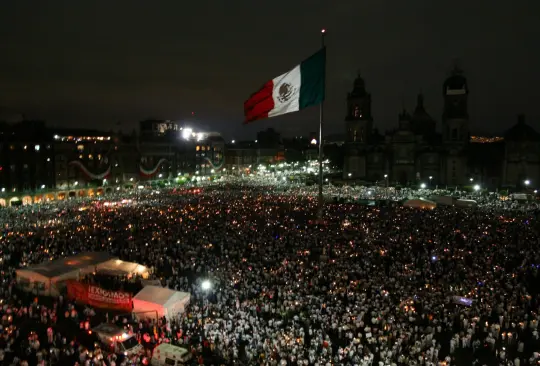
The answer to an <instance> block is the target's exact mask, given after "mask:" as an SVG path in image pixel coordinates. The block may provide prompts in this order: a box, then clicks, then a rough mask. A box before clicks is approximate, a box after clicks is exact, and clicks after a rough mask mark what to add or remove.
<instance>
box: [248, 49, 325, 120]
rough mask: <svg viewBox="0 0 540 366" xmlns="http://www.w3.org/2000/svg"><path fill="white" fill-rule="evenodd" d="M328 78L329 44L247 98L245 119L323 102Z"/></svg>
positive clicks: (288, 111)
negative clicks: (327, 56)
mask: <svg viewBox="0 0 540 366" xmlns="http://www.w3.org/2000/svg"><path fill="white" fill-rule="evenodd" d="M325 78H326V48H325V47H323V48H322V49H320V50H319V51H318V52H317V53H315V54H313V55H312V56H311V57H309V58H308V59H306V60H304V61H303V62H302V63H301V64H300V65H297V66H295V67H294V68H293V69H291V70H290V71H288V72H286V73H285V74H282V75H279V76H278V77H275V78H273V79H272V80H270V81H268V82H267V83H265V84H264V85H263V86H262V88H260V89H259V90H258V91H256V92H255V93H253V94H252V95H251V97H249V99H248V100H246V101H245V102H244V116H245V121H244V123H250V122H253V121H256V120H259V119H265V118H270V117H275V116H280V115H282V114H286V113H291V112H297V111H299V110H301V109H304V108H307V107H310V106H313V105H317V104H321V103H322V101H323V100H324V91H325Z"/></svg>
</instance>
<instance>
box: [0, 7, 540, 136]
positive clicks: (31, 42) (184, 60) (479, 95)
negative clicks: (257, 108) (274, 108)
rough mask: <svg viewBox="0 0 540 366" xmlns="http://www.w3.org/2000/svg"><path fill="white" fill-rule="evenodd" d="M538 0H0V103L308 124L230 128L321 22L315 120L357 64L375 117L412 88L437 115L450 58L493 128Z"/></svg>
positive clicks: (528, 100)
mask: <svg viewBox="0 0 540 366" xmlns="http://www.w3.org/2000/svg"><path fill="white" fill-rule="evenodd" d="M539 13H540V3H539V2H536V1H526V0H523V1H517V2H513V3H512V4H511V5H509V3H508V2H503V1H499V0H492V1H487V0H477V1H464V0H455V1H451V2H434V1H428V0H416V1H412V2H411V1H409V2H404V1H398V0H394V1H390V0H386V1H383V0H379V1H374V0H365V1H356V0H350V1H348V0H340V1H322V0H313V1H299V0H288V1H283V0H274V1H268V2H266V1H264V2H263V1H261V2H254V1H248V0H232V1H231V0H227V1H225V0H222V1H218V0H214V1H209V0H207V1H204V0H203V1H193V2H184V1H182V2H180V1H120V0H115V1H92V2H82V1H80V2H73V1H47V2H44V1H25V2H20V1H3V2H2V3H1V4H0V55H1V56H0V70H1V71H0V86H1V87H0V106H4V107H7V108H9V109H11V110H13V109H14V110H20V111H21V112H23V113H25V114H26V115H27V116H30V117H34V118H44V119H46V120H48V121H50V122H51V123H53V121H54V123H56V124H69V125H73V124H75V123H77V124H80V125H84V126H88V125H94V126H96V127H98V128H104V127H108V126H110V125H113V124H115V123H116V121H118V120H121V121H123V124H122V126H123V128H125V129H129V130H130V129H132V128H134V127H136V123H137V121H138V120H140V119H143V118H146V117H149V116H153V117H157V118H170V119H184V118H189V116H190V115H191V111H196V112H197V114H196V116H197V118H196V121H193V122H194V123H201V124H203V125H205V126H208V128H215V129H219V130H221V131H223V132H224V133H226V135H227V136H229V137H233V136H234V137H235V138H242V137H247V136H253V134H254V132H256V131H257V130H258V129H260V128H266V127H268V126H275V127H276V128H278V129H280V130H282V131H284V132H285V133H287V134H301V133H306V132H309V131H315V130H316V127H317V116H318V114H317V111H316V110H311V111H305V112H302V113H298V114H295V115H292V116H287V117H284V118H279V119H275V120H269V121H264V122H261V123H257V124H254V125H252V126H248V127H243V126H242V125H241V124H240V123H241V120H242V106H243V101H244V100H245V99H246V98H247V96H249V94H250V93H251V92H253V91H254V90H255V89H257V88H258V87H259V86H260V85H261V84H262V83H263V82H264V81H266V80H267V79H269V78H272V77H274V76H276V75H277V74H279V73H281V72H283V71H285V70H287V69H288V68H290V67H291V66H293V65H295V64H296V63H298V62H300V61H301V60H302V59H303V58H305V57H307V56H308V55H309V54H311V53H312V52H313V51H315V50H316V49H317V47H318V46H319V42H320V39H319V33H318V32H319V29H320V28H321V27H322V26H324V27H326V28H328V30H329V34H328V37H327V44H328V62H329V65H328V92H327V94H328V101H327V104H326V117H327V118H326V119H327V130H328V131H329V132H342V129H343V117H344V114H345V112H344V97H345V95H346V92H347V91H348V89H349V88H350V86H351V83H352V79H353V78H354V77H355V76H356V73H357V70H358V69H360V70H361V72H362V75H363V76H364V78H365V79H366V82H367V86H368V89H369V90H370V91H371V93H372V95H373V103H374V116H375V125H376V126H378V127H379V128H380V129H387V128H391V127H393V126H395V124H396V120H397V114H398V113H399V111H400V110H401V108H402V105H403V103H405V105H406V106H408V108H413V107H414V102H415V99H416V94H417V93H418V92H419V91H420V90H422V91H423V92H424V94H425V98H426V107H427V109H428V111H429V112H430V113H431V114H432V115H433V116H434V117H435V118H437V119H439V116H440V114H441V107H442V98H441V85H442V82H443V80H444V77H445V75H446V73H447V72H448V71H449V69H450V67H451V66H452V62H453V60H454V59H456V58H458V59H459V60H460V62H461V64H462V66H463V68H464V69H465V71H466V75H467V77H468V79H469V83H470V89H471V101H470V113H471V118H472V124H473V130H474V129H477V130H481V131H490V130H492V131H494V132H499V131H501V130H503V129H504V128H506V127H507V126H508V125H510V124H512V123H513V122H514V116H515V114H517V113H519V112H524V113H526V114H527V115H528V116H529V117H528V120H529V121H531V123H533V124H535V122H538V121H539V120H540V113H539V112H538V110H537V108H535V106H536V101H537V100H538V99H539V98H540V92H539V88H538V87H537V86H538V85H539V84H540V72H539V71H538V66H537V65H539V64H540V53H539V51H538V47H537V42H538V39H540V27H538V26H537V14H539Z"/></svg>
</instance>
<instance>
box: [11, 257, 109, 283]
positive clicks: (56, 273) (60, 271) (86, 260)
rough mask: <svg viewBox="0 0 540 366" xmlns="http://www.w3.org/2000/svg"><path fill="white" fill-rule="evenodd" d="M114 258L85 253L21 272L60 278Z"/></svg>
mask: <svg viewBox="0 0 540 366" xmlns="http://www.w3.org/2000/svg"><path fill="white" fill-rule="evenodd" d="M112 258H114V257H113V256H112V255H110V254H109V253H107V252H87V253H80V254H77V255H74V256H72V257H66V258H61V259H57V260H55V261H52V262H45V263H41V264H38V265H35V266H31V267H27V268H24V269H22V271H29V272H34V273H37V274H39V275H41V276H43V277H45V278H55V277H61V276H63V275H65V274H68V273H71V272H74V271H77V272H78V271H81V270H82V271H84V270H86V269H88V268H89V267H94V266H97V265H98V264H100V263H103V262H106V261H108V260H110V259H112Z"/></svg>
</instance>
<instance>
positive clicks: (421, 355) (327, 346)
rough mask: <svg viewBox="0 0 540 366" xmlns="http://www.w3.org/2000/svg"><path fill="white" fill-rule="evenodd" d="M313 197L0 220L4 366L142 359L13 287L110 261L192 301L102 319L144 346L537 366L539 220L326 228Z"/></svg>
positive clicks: (317, 361)
mask: <svg viewBox="0 0 540 366" xmlns="http://www.w3.org/2000/svg"><path fill="white" fill-rule="evenodd" d="M311 192H312V191H311V190H309V189H305V188H304V187H288V188H287V189H286V190H284V189H283V187H278V188H276V187H273V186H265V185H249V186H247V185H239V184H225V185H223V184H222V185H219V186H216V185H214V186H212V185H208V186H206V187H204V188H203V189H202V190H200V191H197V192H196V193H193V192H185V191H173V190H167V191H162V192H159V193H155V192H152V193H150V192H139V193H138V194H137V196H136V199H133V201H129V204H122V205H103V204H102V202H95V201H88V200H87V201H81V200H78V201H77V200H73V201H68V202H63V203H51V204H49V205H36V206H25V207H19V208H9V209H4V210H2V211H0V219H1V220H2V222H3V224H4V225H3V230H2V237H1V238H0V251H1V254H0V261H1V262H0V269H1V273H2V277H1V279H0V281H1V282H0V301H1V310H0V316H1V317H2V324H1V328H0V332H1V334H0V362H2V363H3V364H8V365H9V364H14V365H18V364H21V365H26V364H30V365H31V364H40V363H41V364H45V363H47V364H49V363H50V364H53V363H62V362H68V363H71V364H75V363H76V362H77V363H79V364H85V363H86V364H90V363H91V362H93V364H107V365H113V364H117V363H118V364H137V363H146V362H148V358H144V357H124V358H122V357H118V356H116V355H113V354H110V353H108V352H107V350H105V349H103V350H102V349H100V348H92V347H91V346H89V345H85V344H84V340H83V339H82V338H81V336H80V332H79V333H77V332H76V331H72V329H74V328H76V329H78V328H81V329H85V328H88V327H91V326H92V324H91V323H93V322H96V321H97V319H98V318H100V321H101V319H102V315H103V314H102V313H101V312H100V310H99V309H90V308H84V307H83V308H81V307H80V305H78V304H75V303H74V302H73V301H71V300H68V299H66V298H64V297H59V298H54V299H47V298H42V297H37V296H35V295H33V294H31V293H30V294H25V293H22V292H20V291H19V289H18V287H17V283H16V275H15V270H16V269H17V268H20V267H25V266H29V265H32V264H37V263H42V262H46V261H50V260H52V259H56V258H59V257H65V256H69V255H73V254H76V253H80V252H92V251H106V252H109V253H111V254H113V255H115V256H118V257H119V258H121V259H123V260H126V261H131V262H137V263H140V264H143V265H145V266H147V267H148V268H150V269H151V273H152V279H154V280H160V282H161V284H162V285H163V286H166V287H169V288H172V289H176V290H180V291H188V292H190V293H191V304H190V306H189V307H188V308H186V311H185V312H184V313H183V314H182V315H181V316H178V317H175V318H173V319H158V320H156V319H154V320H150V319H137V320H136V321H131V320H128V319H126V318H123V319H121V318H116V317H114V316H113V315H110V317H109V314H106V315H107V320H108V321H110V322H117V323H118V324H119V325H121V326H124V327H125V328H126V329H127V330H128V331H129V332H130V333H133V334H136V335H137V338H138V339H139V341H140V342H141V343H142V344H144V345H145V346H147V348H148V349H149V348H151V347H150V345H155V344H156V343H160V342H169V343H172V344H176V345H180V346H183V347H187V348H188V349H189V350H190V352H192V353H193V355H194V357H193V362H194V363H199V364H244V365H318V366H323V365H375V366H377V365H381V366H386V365H515V366H520V365H533V364H538V363H539V361H540V355H539V354H538V353H537V352H538V351H540V340H539V334H538V323H539V321H540V314H539V312H540V308H539V307H540V292H539V290H540V288H539V286H540V282H539V281H538V269H539V267H540V254H539V252H538V250H537V247H538V245H539V244H540V235H539V234H540V225H539V222H538V217H537V214H536V212H535V211H520V210H508V209H504V210H503V209H501V208H500V207H496V206H495V205H491V206H490V205H485V206H483V207H481V208H475V209H462V208H454V207H438V208H436V209H434V210H417V209H410V208H404V207H401V206H399V205H389V206H385V207H368V206H361V205H357V204H353V203H329V204H327V205H325V210H324V217H323V220H317V219H316V217H315V216H314V214H315V213H316V205H317V201H316V198H315V197H314V195H312V194H311ZM366 192H367V191H366ZM366 194H367V193H366ZM107 199H109V200H115V199H121V197H114V196H112V197H109V198H107ZM203 281H208V282H209V283H210V284H211V286H210V288H209V289H207V288H203V286H201V284H202V282H203ZM148 352H150V351H148ZM149 354H150V353H148V354H146V356H148V355H149Z"/></svg>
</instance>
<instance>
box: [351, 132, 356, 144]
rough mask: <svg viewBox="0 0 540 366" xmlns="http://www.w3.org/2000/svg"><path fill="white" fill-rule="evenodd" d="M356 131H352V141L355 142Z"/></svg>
mask: <svg viewBox="0 0 540 366" xmlns="http://www.w3.org/2000/svg"><path fill="white" fill-rule="evenodd" d="M356 135H357V131H356V130H353V139H352V140H353V141H354V142H356V138H357V136H356Z"/></svg>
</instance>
